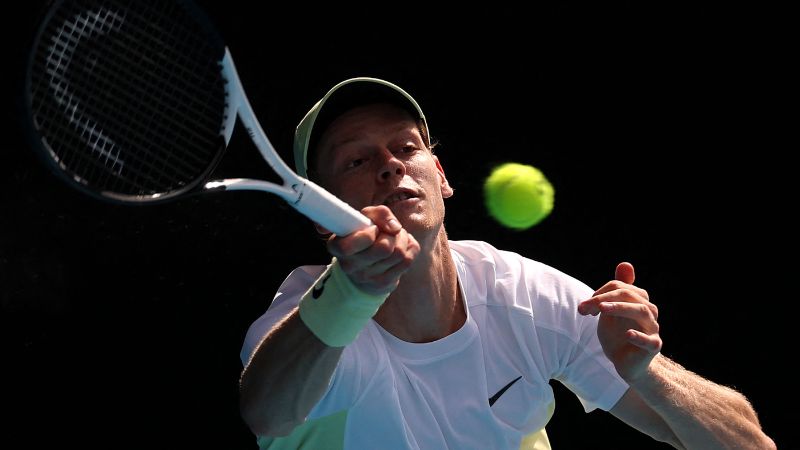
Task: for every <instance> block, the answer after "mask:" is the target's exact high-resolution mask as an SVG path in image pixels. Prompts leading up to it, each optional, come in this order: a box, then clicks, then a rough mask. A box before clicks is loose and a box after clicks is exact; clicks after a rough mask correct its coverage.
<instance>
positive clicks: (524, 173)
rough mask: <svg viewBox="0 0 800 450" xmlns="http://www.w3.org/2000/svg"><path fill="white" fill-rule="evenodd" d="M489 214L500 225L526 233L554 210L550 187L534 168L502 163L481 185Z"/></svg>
mask: <svg viewBox="0 0 800 450" xmlns="http://www.w3.org/2000/svg"><path fill="white" fill-rule="evenodd" d="M483 194H484V199H485V201H486V208H487V209H488V210H489V214H490V215H491V216H492V217H494V218H495V220H497V221H498V222H500V223H501V224H502V225H504V226H506V227H508V228H513V229H515V230H525V229H528V228H530V227H532V226H534V225H536V224H537V223H539V222H541V221H542V219H544V218H545V217H547V216H548V215H549V214H550V211H552V210H553V196H554V194H555V190H554V189H553V185H551V184H550V182H549V181H548V180H547V178H545V176H544V174H543V173H542V172H541V171H540V170H539V169H537V168H535V167H533V166H528V165H525V164H518V163H505V164H502V165H500V166H498V167H496V168H494V169H493V170H492V172H491V174H490V175H489V177H488V178H486V182H485V183H484V184H483Z"/></svg>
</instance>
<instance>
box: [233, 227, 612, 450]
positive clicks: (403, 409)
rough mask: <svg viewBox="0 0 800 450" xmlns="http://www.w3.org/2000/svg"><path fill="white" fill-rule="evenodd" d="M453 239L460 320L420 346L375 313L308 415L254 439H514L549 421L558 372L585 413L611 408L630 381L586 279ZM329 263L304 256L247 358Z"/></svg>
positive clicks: (409, 444) (336, 442) (385, 445)
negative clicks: (286, 431)
mask: <svg viewBox="0 0 800 450" xmlns="http://www.w3.org/2000/svg"><path fill="white" fill-rule="evenodd" d="M450 249H451V253H452V255H453V258H454V262H455V265H456V269H457V272H458V279H459V284H460V286H461V289H462V294H463V298H464V299H465V302H466V308H465V310H466V311H467V320H466V322H465V324H464V325H463V326H462V327H461V328H460V329H459V330H458V331H456V332H455V333H453V334H451V335H449V336H447V337H445V338H442V339H440V340H438V341H435V342H430V343H424V344H413V343H409V342H405V341H402V340H400V339H398V338H396V337H394V336H393V335H391V334H390V333H388V332H387V331H386V330H384V329H383V328H381V326H380V325H378V324H377V323H376V322H375V321H371V322H370V323H369V324H368V325H367V326H366V327H365V329H364V330H363V331H362V332H361V333H360V334H359V336H358V338H357V339H356V340H355V341H354V342H353V343H352V344H350V345H348V346H347V347H346V348H345V349H344V351H343V353H342V357H341V359H340V361H339V363H338V366H337V367H336V370H335V372H334V374H333V377H332V379H331V382H330V385H329V387H328V390H327V392H326V393H325V395H324V396H323V397H322V399H321V400H320V401H319V403H318V404H317V405H316V406H315V407H314V408H313V409H312V411H311V413H310V414H309V416H308V418H307V421H306V423H305V424H303V425H302V426H300V427H298V428H297V429H296V430H295V431H294V432H293V434H292V435H290V436H289V437H287V438H277V439H271V438H259V445H260V446H261V448H316V447H314V446H316V445H319V442H324V443H325V447H324V448H329V449H358V450H363V449H403V450H405V449H436V450H439V449H518V448H520V446H521V442H523V440H524V439H525V437H526V436H528V435H531V434H533V433H536V432H538V431H540V430H542V429H543V428H544V426H545V425H546V424H547V422H548V420H549V419H550V416H551V414H552V409H553V406H554V398H553V391H552V389H551V387H550V385H549V383H548V382H549V381H550V380H551V379H556V380H559V381H560V382H561V383H563V384H564V385H565V386H566V387H567V388H569V389H570V390H571V391H572V392H574V393H575V394H576V395H577V396H578V398H579V399H580V401H581V403H582V404H583V406H584V409H585V410H586V411H587V412H588V411H591V410H593V409H595V408H600V409H604V410H608V409H610V408H611V407H613V406H614V404H615V403H616V402H617V401H618V400H619V399H620V397H621V396H622V395H623V394H624V393H625V391H626V390H627V388H628V385H627V384H626V383H625V381H623V380H622V379H621V378H620V377H619V375H618V374H617V372H616V370H615V369H614V366H613V365H612V364H611V362H610V361H609V360H608V359H607V358H606V357H605V355H604V354H603V350H602V348H601V346H600V343H599V341H598V338H597V319H598V318H597V317H595V316H582V315H580V314H578V310H577V306H578V303H579V302H580V301H582V300H585V299H588V298H589V297H591V295H592V293H593V290H592V289H591V288H589V287H588V286H586V285H585V284H583V283H581V282H579V281H578V280H576V279H574V278H572V277H570V276H568V275H565V274H564V273H561V272H559V271H557V270H555V269H553V268H551V267H549V266H547V265H544V264H542V263H539V262H536V261H532V260H530V259H527V258H524V257H522V256H520V255H518V254H516V253H512V252H507V251H501V250H498V249H496V248H494V247H492V246H491V245H489V244H487V243H485V242H479V241H450ZM324 269H325V267H324V266H303V267H300V268H298V269H295V270H294V271H293V272H292V273H291V274H290V275H289V276H288V277H287V278H286V280H285V281H284V283H283V284H282V285H281V287H280V289H279V290H278V293H277V295H276V296H275V299H274V300H273V302H272V305H271V306H270V307H269V309H268V310H267V312H266V313H265V314H264V315H263V316H262V317H261V318H259V319H258V320H256V321H255V322H254V323H253V324H252V325H251V327H250V329H249V330H248V333H247V337H246V339H245V342H244V346H243V348H242V353H241V357H242V361H243V362H246V361H247V360H248V359H249V357H250V355H251V353H252V351H253V349H254V348H255V346H256V345H257V344H258V342H260V340H261V339H262V337H263V336H264V335H265V334H266V333H267V331H269V329H270V328H271V327H272V326H273V325H274V324H275V323H277V322H278V321H279V320H281V319H282V318H283V317H285V316H286V315H287V314H288V313H289V312H290V311H291V310H292V309H293V308H294V307H296V306H297V304H298V302H299V299H300V297H301V296H302V295H303V294H304V293H305V292H306V291H307V290H308V288H309V287H310V286H311V285H312V284H313V283H314V281H315V280H316V278H317V277H318V276H319V274H321V273H322V271H323V270H324ZM545 439H546V438H545ZM526 442H530V441H529V440H526ZM303 445H306V446H307V447H303ZM545 448H547V447H545Z"/></svg>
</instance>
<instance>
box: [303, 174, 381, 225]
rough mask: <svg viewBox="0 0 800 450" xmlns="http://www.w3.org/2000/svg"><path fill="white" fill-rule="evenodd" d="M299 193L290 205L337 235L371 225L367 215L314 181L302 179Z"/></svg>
mask: <svg viewBox="0 0 800 450" xmlns="http://www.w3.org/2000/svg"><path fill="white" fill-rule="evenodd" d="M298 191H299V193H300V195H299V198H298V199H297V201H296V202H295V203H292V206H294V208H295V209H296V210H298V211H299V212H301V213H302V214H303V215H305V216H306V217H308V218H309V219H311V220H313V221H314V222H316V223H318V224H320V225H322V226H323V227H325V228H326V229H328V230H329V231H331V232H333V233H336V234H337V235H339V236H347V235H348V234H350V233H352V232H354V231H357V230H360V229H362V228H365V227H368V226H370V225H372V221H371V220H369V218H367V216H365V215H363V214H361V213H360V212H358V211H356V210H355V209H354V208H353V207H352V206H350V205H348V204H347V203H345V202H344V201H342V200H341V199H340V198H339V197H337V196H335V195H333V194H331V193H330V192H328V191H326V190H325V189H323V188H322V187H320V186H319V185H317V184H316V183H314V182H313V181H310V180H306V179H303V180H302V186H301V187H300V188H299V189H298Z"/></svg>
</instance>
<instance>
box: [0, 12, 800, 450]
mask: <svg viewBox="0 0 800 450" xmlns="http://www.w3.org/2000/svg"><path fill="white" fill-rule="evenodd" d="M202 4H203V6H204V8H205V9H206V10H207V11H208V12H209V13H210V14H211V16H212V18H213V20H214V22H215V23H216V24H217V25H218V27H219V28H220V31H221V32H222V34H223V35H224V36H225V37H226V40H227V43H228V46H229V48H230V49H231V51H232V53H233V55H234V57H235V59H236V62H237V67H238V69H239V72H240V75H241V77H242V80H243V82H244V85H245V88H246V90H247V92H248V96H249V98H250V100H251V102H252V103H253V105H254V107H255V109H256V112H257V114H258V116H259V119H260V121H261V123H262V125H263V127H264V129H265V130H266V131H267V133H268V135H269V136H270V139H271V140H272V142H273V144H275V146H276V147H277V148H278V149H279V151H281V152H282V155H283V157H284V158H285V159H286V160H287V161H291V155H290V149H291V136H292V133H293V129H294V127H295V125H296V124H297V122H298V121H299V120H300V118H302V116H303V114H304V113H305V112H306V111H307V110H308V108H309V107H310V106H311V105H312V104H313V103H314V102H315V101H316V100H318V99H319V97H321V96H322V95H323V94H324V93H325V92H326V91H327V89H329V88H330V87H331V86H332V85H333V84H335V83H336V82H338V81H341V80H343V79H345V78H349V77H352V76H376V77H381V78H385V79H388V80H390V81H393V82H395V83H397V84H399V85H400V86H402V87H403V88H404V89H406V90H407V91H409V92H410V93H411V94H412V95H413V96H414V97H415V98H416V99H417V100H418V101H419V102H420V103H421V105H422V107H423V110H424V111H425V113H426V115H427V117H428V120H429V124H430V127H431V131H432V133H433V135H434V137H436V138H437V139H438V140H439V141H440V146H439V148H438V150H437V152H438V154H439V157H440V159H441V161H442V164H443V166H444V168H445V171H446V173H447V175H448V177H449V180H450V183H451V185H453V187H454V188H455V191H456V195H455V196H454V197H453V198H452V199H450V200H448V201H447V203H446V205H447V208H448V209H447V217H446V221H445V223H446V228H447V230H448V233H449V235H450V237H451V239H480V240H486V241H488V242H490V243H492V244H494V245H495V246H497V247H500V248H503V249H509V250H513V251H516V252H519V253H521V254H523V255H525V256H528V257H531V258H533V259H536V260H539V261H542V262H544V263H546V264H549V265H552V266H554V267H556V268H558V269H560V270H562V271H564V272H567V273H569V274H571V275H573V276H576V277H577V278H579V279H581V280H583V281H585V282H586V283H587V284H589V285H590V286H593V287H599V286H601V285H602V284H603V283H605V282H606V281H608V280H609V279H611V278H612V277H613V274H614V267H615V265H616V263H618V262H619V261H623V260H626V261H630V262H632V263H633V264H634V266H635V267H636V273H637V284H638V285H640V286H642V287H644V288H646V289H647V290H648V291H649V293H650V296H651V298H652V300H653V301H654V302H655V303H656V304H658V306H659V308H660V310H661V318H660V323H661V325H662V337H663V339H664V349H663V353H664V354H666V355H667V356H670V357H672V358H674V359H675V360H677V361H678V362H680V363H682V364H683V365H685V366H686V367H687V368H689V369H691V370H693V371H695V372H698V373H700V374H702V375H704V376H706V377H708V378H711V379H712V380H715V381H717V382H719V383H722V384H725V385H728V386H732V387H735V388H736V389H738V390H740V391H741V392H743V393H744V394H745V395H746V396H747V397H748V398H749V399H750V400H751V401H752V403H753V404H754V406H755V408H756V409H757V411H758V412H759V415H760V418H761V421H762V424H763V426H764V428H765V430H766V431H767V432H768V434H770V435H771V436H773V437H774V438H775V439H776V440H777V442H778V444H779V447H783V446H790V445H792V442H790V438H789V436H788V429H787V428H788V425H785V424H789V423H796V422H797V419H798V417H797V414H796V412H794V411H791V410H789V409H788V408H786V407H783V406H782V405H781V402H782V401H784V402H785V401H787V397H791V395H787V394H786V393H784V392H783V391H781V390H780V388H781V386H783V383H782V381H781V380H784V379H789V380H791V379H792V378H793V376H792V375H791V374H792V373H793V372H792V371H790V370H789V369H788V368H787V367H786V366H785V363H783V362H782V360H783V359H784V358H785V357H786V354H787V353H788V352H787V351H786V350H785V349H787V348H788V345H789V343H787V341H785V340H784V338H783V337H782V336H783V335H784V333H787V331H788V329H787V328H786V327H785V326H784V325H782V321H781V320H779V319H780V318H781V317H782V316H784V317H785V316H789V315H791V306H792V304H793V303H794V302H793V297H791V296H792V294H793V291H794V289H793V288H792V287H791V286H790V285H789V284H790V282H791V280H792V277H791V274H789V273H788V272H789V271H788V270H785V269H782V267H795V265H794V263H793V262H792V260H793V258H792V253H790V251H791V250H792V249H793V247H794V245H793V243H792V242H793V241H792V240H790V233H789V231H790V230H793V229H794V228H793V224H790V219H789V218H788V216H789V213H790V212H792V209H793V208H792V206H793V204H794V203H793V202H791V201H789V200H788V199H789V192H790V186H791V185H792V184H793V183H792V181H793V177H792V176H789V175H788V174H789V173H790V170H791V169H790V168H791V166H790V164H789V162H788V160H787V159H786V158H787V156H786V154H787V153H790V152H792V151H796V147H797V144H796V139H792V140H789V141H786V140H784V139H782V138H781V137H780V136H781V135H782V134H784V130H785V129H786V128H787V127H788V125H789V119H788V115H785V114H784V113H783V111H785V110H786V109H787V108H789V109H790V110H792V109H796V108H793V107H791V106H790V105H791V103H790V102H789V101H788V99H786V88H785V87H784V85H783V84H782V80H783V77H784V76H785V75H784V74H785V72H786V67H787V63H786V62H785V55H784V53H782V51H780V50H779V47H780V46H781V44H782V43H783V42H784V41H785V36H784V34H785V33H784V31H783V30H784V28H782V26H781V23H780V22H781V21H780V20H779V19H780V17H781V16H782V15H783V12H781V11H766V10H758V11H755V10H749V9H737V10H732V9H726V10H718V9H713V8H711V7H699V6H693V7H680V8H678V7H671V6H665V5H660V6H656V5H650V6H640V5H638V4H636V3H634V2H631V3H619V4H617V5H616V6H610V7H609V6H602V7H600V6H591V7H587V6H583V5H576V4H574V3H559V5H558V6H541V5H540V6H531V7H530V9H529V10H527V11H522V10H520V9H518V8H512V7H504V6H501V5H491V8H490V5H479V6H475V7H470V8H468V7H459V8H458V9H453V10H449V11H443V12H436V13H432V12H430V11H427V10H426V8H425V7H424V6H423V5H419V4H407V5H393V6H389V7H388V8H389V10H388V11H383V10H382V11H378V8H377V6H367V7H361V8H348V9H345V8H344V7H336V8H330V10H321V9H318V8H312V7H311V6H310V5H298V6H288V5H287V6H286V8H287V9H285V10H284V11H283V12H277V11H273V12H272V13H271V14H270V13H269V11H264V12H257V11H255V10H252V9H248V8H244V7H237V6H244V4H242V5H239V4H237V3H236V2H233V3H231V2H224V4H223V3H213V2H210V1H206V2H203V3H202ZM41 6H42V5H41V2H39V3H38V4H37V3H36V2H33V3H30V4H28V5H27V6H26V7H25V8H26V9H24V10H22V11H19V12H18V13H15V14H14V15H13V17H12V16H9V17H8V19H13V22H15V23H14V24H13V26H11V27H8V28H6V29H5V31H6V32H10V33H9V36H5V39H3V42H4V43H5V45H6V51H7V56H9V57H8V58H6V59H7V61H9V65H8V66H7V67H6V68H5V69H4V70H3V72H4V73H3V76H4V78H5V77H8V79H7V80H6V81H4V82H3V83H2V85H3V87H4V93H3V99H4V101H3V121H2V122H3V124H4V127H6V133H4V136H5V137H6V139H5V142H4V145H3V146H2V149H0V158H2V159H0V170H2V177H0V300H2V313H1V314H2V315H0V338H1V339H0V349H1V350H2V364H3V369H2V375H0V376H2V378H3V383H2V385H1V387H0V389H2V391H0V392H2V400H0V403H1V404H2V409H3V413H4V414H3V415H4V417H6V422H5V423H4V425H3V429H4V431H3V435H4V437H3V438H2V439H4V440H13V441H14V442H15V444H14V445H13V446H11V447H8V448H38V447H42V446H53V447H59V446H62V445H63V446H66V445H67V444H70V445H72V444H74V445H77V446H79V447H81V448H109V447H117V448H118V447H125V448H127V447H131V448H134V447H137V448H161V447H173V448H227V449H240V448H241V449H244V448H254V445H255V444H254V438H253V437H252V435H250V433H249V431H248V430H247V429H246V427H245V426H244V425H243V423H242V422H241V420H240V419H239V415H238V410H237V381H238V375H239V371H240V370H241V364H240V362H239V358H238V353H239V350H240V347H241V343H242V339H243V337H244V333H245V331H246V329H247V327H248V325H249V324H250V323H251V322H252V321H253V320H255V319H256V318H257V317H258V316H259V315H260V314H261V313H262V312H263V310H264V309H265V308H266V307H267V306H268V304H269V301H270V299H271V298H272V295H273V294H274V291H275V289H276V288H277V287H278V285H279V284H280V282H281V281H282V280H283V278H284V277H285V276H286V275H287V274H288V272H289V271H290V270H291V269H292V268H294V267H296V266H298V265H301V264H322V263H325V262H326V261H327V259H328V257H327V256H326V253H325V251H324V247H323V245H322V243H321V242H320V241H319V240H318V239H317V238H316V237H315V233H314V231H313V228H312V226H311V225H310V224H309V223H308V221H306V220H305V219H304V218H303V217H302V216H300V215H299V214H297V213H296V212H294V210H292V209H291V208H289V207H287V206H286V205H284V204H283V203H281V201H280V200H277V199H276V198H273V197H272V196H269V195H267V194H260V193H243V192H239V193H226V194H209V195H205V196H200V197H193V198H189V199H185V200H181V201H177V202H173V203H169V204H165V205H160V206H152V207H123V206H114V205H107V204H102V203H99V202H97V201H95V200H93V199H90V198H87V197H84V196H82V195H81V194H79V193H78V192H76V191H74V190H72V189H69V188H67V187H65V185H63V184H62V183H61V182H60V181H59V180H57V179H55V178H54V177H53V176H52V175H51V174H50V173H49V172H47V170H46V169H45V168H44V167H43V166H42V165H40V164H39V163H38V161H37V160H36V159H35V157H34V155H33V154H32V152H31V151H30V150H29V148H28V147H27V145H26V144H25V141H24V139H23V137H22V134H21V133H20V131H19V130H20V128H21V126H20V123H21V122H20V119H21V116H20V113H19V111H18V110H17V109H16V108H15V106H16V104H17V100H18V94H19V92H20V88H19V85H18V84H17V82H18V81H19V79H20V77H21V76H22V68H23V63H22V61H23V59H24V55H25V49H26V45H27V44H28V43H29V40H30V38H31V36H32V33H33V29H34V26H35V22H36V19H37V13H38V12H39V10H40V8H41ZM382 8H383V7H381V8H380V9H382ZM795 53H796V52H795ZM505 161H517V162H523V163H527V164H532V165H535V166H537V167H539V168H540V169H542V170H543V171H544V173H545V174H546V175H547V176H548V178H549V179H550V180H551V182H552V183H553V185H554V186H555V189H556V202H555V209H554V211H553V213H552V215H551V216H550V217H548V218H547V219H546V220H545V221H544V222H542V223H541V224H540V225H537V226H536V227H534V228H532V229H530V230H528V231H525V232H514V231H509V230H507V229H504V228H502V227H500V226H499V225H498V224H497V223H495V222H493V220H492V219H491V218H489V217H488V216H487V214H486V212H485V209H484V207H483V200H482V192H481V189H482V186H481V183H482V180H483V178H485V177H486V176H487V174H488V171H489V170H490V169H491V167H493V166H494V165H496V164H498V163H501V162H505ZM260 166H263V164H261V163H260V162H259V159H258V157H257V155H256V154H255V153H254V148H253V147H251V145H250V143H249V141H248V139H247V137H246V135H245V133H243V132H242V130H241V129H239V130H237V133H236V136H235V137H234V141H233V143H232V146H231V148H230V150H229V153H228V156H227V158H226V160H225V162H224V163H223V166H222V167H220V171H221V173H222V174H223V175H234V176H240V175H245V176H259V174H261V175H262V176H264V175H263V174H264V173H267V172H266V171H264V172H260V171H259V169H257V168H258V167H260ZM792 234H793V233H792ZM783 258H788V259H789V261H786V262H783V261H784V260H783ZM779 261H781V262H779ZM554 387H555V389H556V393H557V406H558V407H557V410H556V413H555V416H554V418H553V420H552V421H551V423H550V425H549V426H548V428H547V429H548V433H549V434H550V437H551V442H552V443H553V445H554V447H555V448H589V447H591V448H594V447H597V446H600V447H615V448H620V449H622V448H630V449H634V448H661V447H659V446H658V445H657V444H655V443H653V442H652V441H651V440H649V438H647V437H645V436H643V435H640V434H638V433H637V432H635V431H633V430H631V429H629V428H627V427H626V426H624V425H622V424H621V423H620V422H618V421H617V420H616V419H614V418H613V417H611V416H610V415H607V414H604V413H602V412H594V413H591V414H588V415H586V414H584V413H583V412H582V409H581V407H580V405H579V403H578V401H577V400H576V399H575V398H574V396H572V395H571V394H569V392H568V391H566V390H565V389H564V388H562V387H561V386H560V385H557V384H556V385H555V386H554ZM786 404H787V405H788V403H786ZM9 418H10V422H9V421H8V419H9Z"/></svg>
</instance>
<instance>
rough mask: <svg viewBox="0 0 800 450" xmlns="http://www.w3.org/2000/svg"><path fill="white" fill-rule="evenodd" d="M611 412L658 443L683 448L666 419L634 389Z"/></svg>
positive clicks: (628, 391) (626, 393) (629, 390)
mask: <svg viewBox="0 0 800 450" xmlns="http://www.w3.org/2000/svg"><path fill="white" fill-rule="evenodd" d="M609 412H610V413H611V414H613V415H614V417H616V418H617V419H619V420H621V421H623V422H625V423H626V424H628V425H629V426H631V427H632V428H635V429H637V430H639V431H640V432H642V433H644V434H646V435H648V436H650V437H651V438H653V439H655V440H657V441H660V442H666V443H668V444H671V445H672V446H674V447H676V448H683V447H682V446H681V444H680V441H679V440H678V438H677V437H676V436H675V433H673V432H672V429H671V428H670V427H669V425H667V423H666V422H665V421H664V419H662V418H661V416H659V415H658V413H656V412H655V411H654V410H653V409H652V408H651V407H650V406H648V405H647V404H646V403H645V402H644V400H642V398H641V397H639V394H637V393H636V391H634V390H633V389H628V390H627V391H626V392H625V394H623V396H622V398H620V399H619V401H618V402H617V404H616V405H614V407H613V408H611V409H610V410H609Z"/></svg>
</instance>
